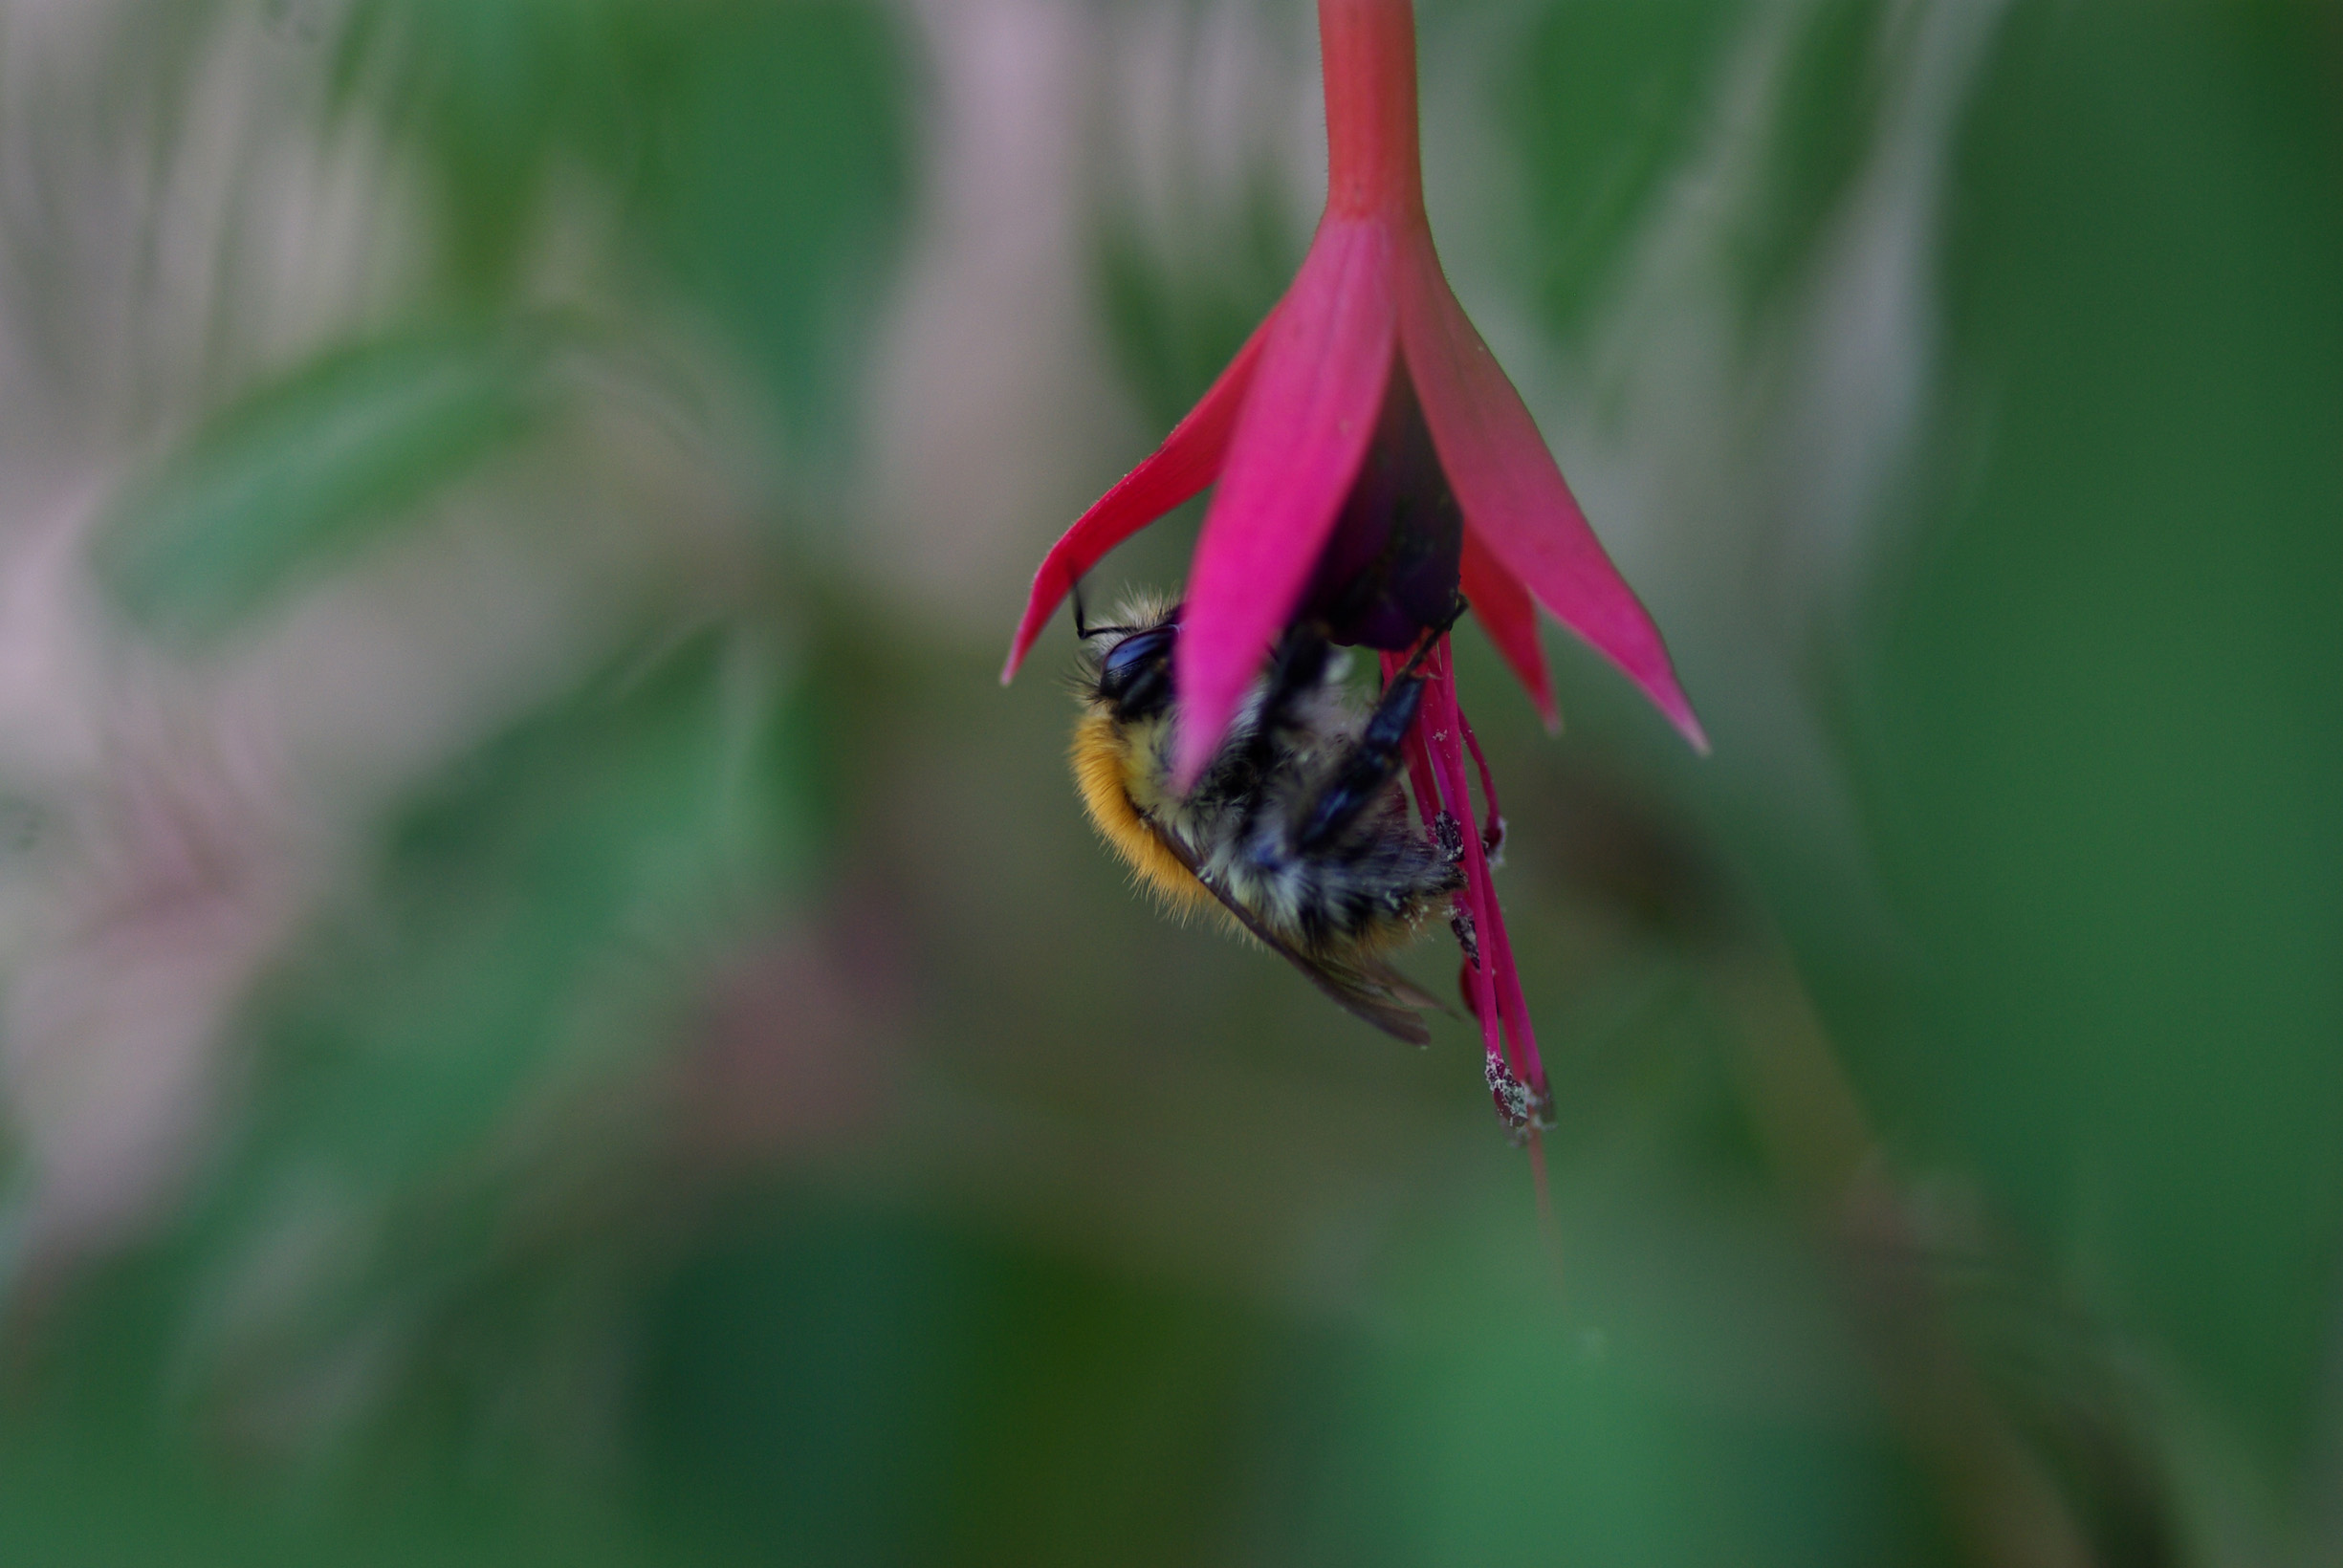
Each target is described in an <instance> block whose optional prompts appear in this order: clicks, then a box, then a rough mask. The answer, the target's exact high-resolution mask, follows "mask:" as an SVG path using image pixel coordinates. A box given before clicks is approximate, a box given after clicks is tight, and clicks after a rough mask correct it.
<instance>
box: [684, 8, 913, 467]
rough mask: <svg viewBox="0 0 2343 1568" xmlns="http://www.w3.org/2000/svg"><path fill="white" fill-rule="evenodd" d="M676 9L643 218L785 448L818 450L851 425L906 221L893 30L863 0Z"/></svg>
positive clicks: (903, 116) (904, 71) (904, 126)
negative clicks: (743, 371)
mask: <svg viewBox="0 0 2343 1568" xmlns="http://www.w3.org/2000/svg"><path fill="white" fill-rule="evenodd" d="M670 9H671V8H670ZM686 14H688V16H689V18H690V20H689V25H688V27H686V28H685V29H684V31H683V34H682V37H683V42H684V44H685V46H686V47H684V48H682V49H681V50H680V51H679V53H678V55H677V60H676V68H675V75H674V76H673V77H672V78H671V79H670V80H669V81H668V82H667V83H666V84H665V98H664V118H663V119H662V120H661V123H660V128H659V133H658V141H657V142H656V153H655V157H654V158H653V160H652V162H651V163H650V164H649V165H648V167H647V168H646V185H645V195H646V199H647V201H648V202H649V205H650V208H651V213H652V222H653V229H654V233H655V235H656V237H657V239H658V242H659V243H660V245H661V246H662V248H663V250H664V251H665V253H666V255H667V257H668V260H669V261H670V262H671V264H672V265H673V266H674V267H675V268H676V270H677V272H679V273H680V274H681V276H682V277H683V278H684V280H685V281H686V282H687V283H688V284H690V286H692V287H693V288H694V289H696V290H697V291H698V292H699V293H700V294H701V295H702V296H703V297H704V299H705V300H706V302H707V303H708V305H709V307H710V308H711V309H712V311H713V312H714V314H715V315H716V316H717V317H718V319H719V320H720V321H721V322H722V323H723V325H724V326H725V327H726V328H727V329H728V330H729V332H730V333H731V334H732V335H733V338H734V342H735V343H736V344H737V345H738V347H739V349H740V350H741V351H742V352H744V353H745V354H746V355H747V356H748V357H749V359H751V360H752V361H753V362H754V363H755V365H756V366H757V367H758V368H759V369H760V370H762V371H763V372H764V374H765V376H766V378H767V379H768V381H770V382H771V384H772V386H773V388H774V391H775V392H776V394H777V397H778V399H779V403H780V406H781V412H782V414H783V415H784V417H785V418H786V420H787V421H788V429H787V432H786V433H787V434H788V436H789V438H790V441H791V446H792V448H793V451H794V452H795V453H796V454H797V455H799V457H801V458H807V459H815V458H820V457H821V456H822V455H823V454H824V452H825V451H826V450H827V449H828V448H830V447H831V446H833V445H835V444H836V443H837V442H838V441H839V440H840V439H841V438H842V437H843V436H845V435H846V434H848V433H849V428H848V425H847V423H846V411H847V410H848V409H850V408H851V407H852V405H853V401H854V400H853V398H852V397H851V396H850V395H849V389H850V388H851V386H852V384H853V381H854V378H855V376H856V375H857V374H859V366H860V363H861V360H860V354H861V351H862V349H863V338H864V335H865V333H866V331H867V329H868V326H869V323H870V319H871V317H872V316H873V314H874V312H875V310H876V307H877V306H878V304H879V302H880V300H881V298H882V289H883V288H884V286H885V284H886V282H887V275H888V263H889V262H890V261H891V259H892V252H893V249H894V245H895V242H896V240H897V239H898V238H899V237H900V235H901V233H902V231H903V229H904V228H905V227H906V225H905V208H906V207H907V205H908V202H909V195H910V185H911V171H910V161H911V146H910V142H911V135H910V122H911V104H910V101H909V87H910V84H909V80H908V77H909V60H908V58H907V47H906V45H905V43H904V41H903V40H902V39H901V38H900V37H899V36H898V33H897V30H896V26H895V24H894V22H893V20H892V18H891V17H890V15H889V13H888V11H887V10H885V9H883V8H881V7H879V6H877V5H873V4H868V3H864V0H795V3H792V4H786V5H761V6H759V5H738V4H733V5H718V6H714V7H708V8H693V9H692V10H690V11H689V12H688V13H686Z"/></svg>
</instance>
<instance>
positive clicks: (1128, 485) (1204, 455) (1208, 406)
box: [1000, 311, 1278, 686]
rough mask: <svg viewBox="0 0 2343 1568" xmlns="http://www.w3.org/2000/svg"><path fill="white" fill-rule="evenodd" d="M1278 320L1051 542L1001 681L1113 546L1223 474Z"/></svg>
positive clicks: (1257, 333)
mask: <svg viewBox="0 0 2343 1568" xmlns="http://www.w3.org/2000/svg"><path fill="white" fill-rule="evenodd" d="M1277 318H1278V313H1277V312H1275V311H1272V312H1271V313H1270V314H1269V316H1268V317H1267V318H1266V319H1265V320H1263V321H1262V322H1261V324H1260V325H1259V326H1258V327H1255V328H1254V329H1253V336H1252V337H1250V338H1246V339H1245V346H1244V347H1242V348H1240V349H1238V350H1237V358H1236V359H1231V360H1230V361H1229V366H1228V368H1227V369H1226V370H1223V371H1222V372H1221V373H1220V379H1219V380H1217V381H1214V382H1213V384H1212V386H1211V387H1210V389H1208V390H1207V391H1206V392H1205V394H1204V396H1203V398H1202V399H1201V400H1200V401H1199V402H1198V403H1196V405H1195V406H1194V407H1193V408H1191V409H1190V410H1188V416H1187V418H1185V419H1183V420H1181V421H1180V422H1179V423H1178V424H1177V425H1173V426H1172V427H1171V434H1170V435H1168V436H1166V437H1164V442H1163V445H1162V446H1158V447H1156V448H1155V450H1154V452H1153V453H1152V454H1151V455H1150V456H1149V457H1148V458H1147V459H1145V460H1144V461H1143V462H1141V463H1140V465H1139V466H1138V467H1137V468H1133V469H1131V471H1130V472H1128V473H1127V474H1125V475H1124V476H1123V479H1122V481H1121V482H1120V483H1119V484H1117V485H1116V486H1115V487H1114V489H1112V490H1108V491H1107V492H1106V494H1104V495H1102V496H1100V497H1099V498H1098V500H1097V501H1096V502H1095V503H1093V504H1092V506H1091V508H1090V510H1089V511H1087V512H1084V513H1083V514H1082V515H1081V516H1080V517H1078V518H1076V519H1075V521H1074V526H1073V527H1072V528H1069V529H1067V530H1066V531H1065V533H1064V534H1062V535H1061V536H1060V538H1059V540H1058V542H1057V543H1056V544H1054V545H1052V546H1050V550H1049V554H1048V555H1045V556H1043V557H1042V560H1041V569H1040V571H1038V572H1036V573H1035V574H1034V575H1033V592H1032V594H1031V595H1029V596H1028V597H1027V599H1026V600H1025V616H1024V619H1023V620H1021V621H1018V623H1017V636H1016V637H1015V639H1013V640H1012V641H1011V642H1010V644H1009V662H1008V663H1007V664H1004V665H1002V666H1001V671H1000V684H1001V685H1002V686H1007V685H1008V684H1009V682H1010V680H1011V679H1012V678H1013V677H1015V676H1016V674H1017V667H1018V665H1019V664H1023V663H1024V662H1025V655H1026V653H1027V651H1028V650H1030V649H1031V648H1032V647H1033V643H1034V639H1036V638H1038V637H1040V635H1041V627H1042V626H1043V625H1044V624H1045V623H1046V622H1047V621H1048V620H1049V618H1050V617H1051V616H1053V615H1055V614H1056V613H1057V611H1058V605H1059V603H1060V602H1061V601H1062V600H1063V599H1064V598H1065V596H1066V592H1067V590H1069V589H1071V588H1072V587H1073V586H1074V583H1075V580H1076V579H1077V578H1079V577H1081V576H1082V575H1083V574H1084V573H1085V572H1087V571H1089V570H1090V568H1092V567H1093V566H1096V565H1097V564H1098V563H1099V562H1100V561H1101V560H1102V559H1104V558H1105V557H1106V553H1107V552H1108V551H1110V550H1112V549H1113V548H1114V547H1115V546H1116V545H1119V544H1121V543H1122V542H1123V541H1124V540H1125V539H1128V538H1129V537H1130V536H1131V535H1132V534H1136V533H1138V532H1139V531H1140V530H1141V529H1143V528H1145V527H1147V525H1148V524H1150V523H1151V522H1153V521H1154V520H1155V519H1156V518H1158V517H1160V516H1162V515H1163V514H1164V513H1165V512H1170V511H1171V509H1172V508H1173V507H1176V506H1178V505H1179V504H1180V503H1181V502H1183V501H1185V500H1187V499H1188V498H1189V497H1190V496H1193V495H1194V494H1196V493H1197V492H1198V491H1200V490H1203V489H1204V487H1205V486H1207V485H1209V484H1211V483H1212V482H1213V480H1214V479H1215V478H1216V477H1218V475H1219V473H1220V465H1221V463H1222V462H1223V461H1224V460H1226V458H1227V456H1228V450H1229V437H1230V435H1231V433H1232V432H1234V431H1235V430H1236V428H1237V416H1238V415H1239V414H1240V413H1241V412H1242V411H1243V409H1244V403H1245V393H1246V392H1247V391H1248V390H1249V389H1250V388H1251V386H1252V384H1253V372H1254V366H1255V364H1256V363H1257V362H1258V361H1259V359H1260V354H1261V345H1262V344H1263V343H1265V342H1266V341H1268V338H1269V329H1270V327H1271V326H1272V325H1274V324H1275V323H1276V321H1277Z"/></svg>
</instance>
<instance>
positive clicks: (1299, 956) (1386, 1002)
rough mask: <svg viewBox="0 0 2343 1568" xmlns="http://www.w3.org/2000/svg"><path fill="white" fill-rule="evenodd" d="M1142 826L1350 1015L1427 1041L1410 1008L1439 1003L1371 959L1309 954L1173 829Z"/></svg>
mask: <svg viewBox="0 0 2343 1568" xmlns="http://www.w3.org/2000/svg"><path fill="white" fill-rule="evenodd" d="M1148 826H1149V827H1150V829H1151V830H1153V832H1154V834H1155V836H1156V837H1157V838H1161V839H1162V840H1163V842H1164V846H1165V847H1166V848H1167V849H1169V850H1171V853H1172V855H1173V856H1175V857H1176V858H1177V859H1178V860H1179V862H1180V863H1181V864H1182V865H1184V866H1186V867H1187V868H1188V870H1189V873H1190V875H1192V876H1193V877H1194V878H1195V880H1196V881H1197V882H1201V883H1203V885H1204V889H1205V891H1206V892H1208V893H1210V894H1212V896H1213V897H1214V898H1215V899H1218V900H1219V901H1220V903H1221V905H1222V907H1224V908H1226V909H1227V910H1228V912H1229V913H1230V914H1232V915H1235V916H1236V917H1237V923H1238V924H1239V925H1241V926H1244V928H1245V929H1246V930H1248V931H1251V932H1252V933H1253V934H1254V935H1255V936H1257V937H1259V939H1260V942H1261V946H1263V947H1267V948H1268V949H1269V950H1270V951H1271V952H1273V953H1276V954H1277V955H1278V956H1279V957H1280V958H1282V959H1284V960H1285V962H1287V963H1288V964H1291V965H1292V966H1293V967H1294V968H1295V969H1300V970H1301V971H1302V972H1303V974H1304V975H1306V976H1308V977H1309V982H1310V984H1311V985H1313V986H1316V987H1317V988H1318V989H1319V990H1320V991H1324V992H1325V994H1326V996H1327V998H1328V999H1329V1000H1331V1001H1332V1002H1333V1003H1334V1004H1335V1006H1337V1007H1339V1008H1341V1009H1342V1010H1343V1011H1344V1012H1346V1013H1349V1014H1350V1015H1351V1016H1353V1017H1355V1018H1359V1019H1363V1020H1364V1021H1366V1022H1368V1023H1370V1024H1372V1025H1374V1026H1375V1027H1376V1028H1377V1029H1380V1030H1382V1031H1383V1032H1384V1033H1385V1034H1389V1035H1390V1036H1391V1037H1393V1038H1394V1039H1401V1040H1405V1041H1407V1042H1408V1043H1409V1044H1410V1045H1430V1044H1431V1043H1432V1032H1431V1031H1430V1030H1428V1029H1426V1028H1425V1027H1424V1020H1423V1019H1421V1018H1419V1017H1417V1016H1416V1015H1415V1013H1413V1012H1412V1008H1416V1007H1434V1008H1436V1007H1438V1006H1439V1003H1438V1002H1436V1001H1434V999H1433V998H1432V997H1431V996H1430V995H1428V994H1426V993H1425V992H1424V991H1422V990H1421V989H1420V988H1419V987H1417V986H1416V985H1414V984H1413V983H1412V981H1409V980H1407V979H1405V978H1403V977H1402V976H1400V975H1399V974H1397V973H1395V972H1393V971H1392V970H1391V969H1389V968H1387V967H1386V966H1384V965H1382V964H1376V965H1375V966H1374V968H1373V970H1372V971H1369V972H1362V971H1360V970H1357V969H1344V968H1340V967H1338V966H1335V965H1331V964H1327V963H1325V962H1323V961H1321V960H1319V959H1315V958H1312V957H1311V956H1310V955H1309V954H1307V953H1305V952H1303V951H1302V949H1300V948H1299V947H1294V946H1293V945H1292V944H1291V943H1289V942H1287V941H1286V940H1285V939H1284V938H1283V937H1281V936H1280V935H1278V934H1277V932H1275V931H1273V930H1271V929H1270V928H1269V927H1268V926H1266V925H1264V924H1262V922H1261V919H1260V917H1259V916H1258V915H1256V914H1255V913H1254V912H1253V911H1252V910H1250V909H1248V908H1246V907H1245V906H1244V905H1243V904H1239V903H1237V901H1236V900H1235V899H1233V898H1231V897H1229V895H1228V893H1227V891H1226V890H1225V889H1223V888H1222V887H1221V886H1220V884H1219V883H1218V882H1215V880H1214V879H1213V878H1212V877H1211V876H1210V875H1209V874H1207V873H1206V871H1205V870H1204V867H1203V864H1202V863H1201V862H1200V861H1199V860H1197V859H1196V853H1195V851H1194V850H1193V849H1190V848H1189V847H1188V844H1187V841H1186V840H1184V839H1183V838H1180V836H1179V835H1178V834H1176V833H1173V832H1171V830H1170V829H1168V828H1166V827H1164V826H1163V825H1162V824H1161V823H1159V822H1155V821H1152V820H1150V821H1149V822H1148Z"/></svg>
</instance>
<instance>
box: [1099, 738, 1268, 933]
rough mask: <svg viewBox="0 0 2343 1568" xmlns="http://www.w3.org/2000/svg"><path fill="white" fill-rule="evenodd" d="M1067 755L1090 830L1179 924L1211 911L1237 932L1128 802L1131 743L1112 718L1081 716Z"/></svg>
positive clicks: (1229, 920) (1226, 912)
mask: <svg viewBox="0 0 2343 1568" xmlns="http://www.w3.org/2000/svg"><path fill="white" fill-rule="evenodd" d="M1068 756H1069V759H1070V760H1071V761H1072V762H1073V764H1074V784H1075V787H1076V788H1077V789H1078V790H1080V791H1081V792H1082V803H1083V809H1084V810H1085V811H1087V812H1088V813H1089V814H1090V824H1091V826H1093V827H1095V828H1097V829H1098V832H1099V837H1100V838H1104V839H1106V842H1107V843H1109V844H1111V845H1113V846H1114V852H1115V853H1116V854H1117V855H1120V856H1122V857H1123V859H1124V860H1125V861H1126V862H1128V864H1129V866H1130V868H1131V872H1132V874H1133V875H1134V876H1135V877H1136V878H1137V880H1138V881H1139V882H1143V883H1145V884H1146V885H1147V886H1148V888H1149V889H1150V890H1151V891H1152V892H1153V893H1154V894H1155V896H1156V897H1157V898H1159V899H1161V900H1162V901H1163V904H1164V906H1165V907H1166V908H1167V909H1169V910H1171V912H1172V913H1174V914H1176V915H1178V916H1179V917H1180V918H1181V919H1183V920H1185V919H1187V918H1188V917H1190V916H1192V915H1194V914H1197V913H1199V912H1210V913H1212V914H1214V915H1217V916H1219V917H1220V918H1221V919H1222V920H1224V921H1226V922H1227V923H1228V924H1229V925H1230V926H1232V927H1236V928H1237V929H1242V927H1238V926H1237V922H1236V920H1235V918H1234V917H1232V916H1231V915H1230V914H1229V912H1228V911H1227V910H1226V909H1223V908H1222V907H1221V906H1220V901H1219V900H1217V899H1215V898H1214V897H1213V896H1212V893H1211V892H1210V891H1209V890H1208V889H1206V887H1205V886H1204V884H1203V883H1202V882H1198V881H1196V880H1195V877H1194V875H1193V873H1191V872H1190V871H1189V869H1188V868H1187V867H1186V866H1184V865H1182V864H1181V863H1180V860H1179V857H1178V856H1176V855H1174V854H1172V853H1171V850H1170V849H1169V848H1167V847H1165V844H1164V841H1163V839H1162V838H1160V837H1158V836H1157V834H1156V832H1155V830H1154V829H1153V828H1152V827H1150V825H1149V824H1148V821H1147V818H1145V817H1142V816H1140V815H1139V808H1138V807H1137V806H1135V805H1133V804H1131V798H1130V784H1129V779H1130V770H1131V767H1132V765H1133V758H1132V756H1131V744H1130V740H1129V738H1128V736H1126V735H1123V734H1121V733H1118V732H1117V730H1116V729H1115V725H1114V721H1113V720H1112V719H1110V718H1109V717H1107V716H1106V714H1105V713H1090V714H1087V715H1085V716H1084V718H1083V720H1082V722H1081V723H1079V724H1077V725H1076V726H1075V727H1074V744H1073V746H1072V748H1071V749H1070V751H1069V752H1068Z"/></svg>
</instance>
